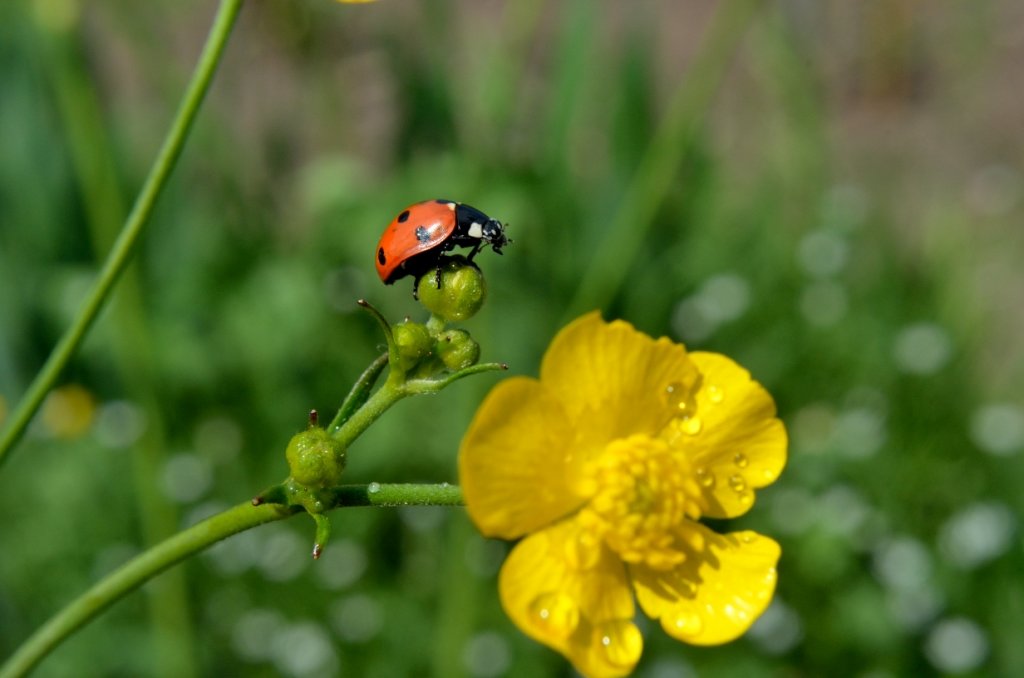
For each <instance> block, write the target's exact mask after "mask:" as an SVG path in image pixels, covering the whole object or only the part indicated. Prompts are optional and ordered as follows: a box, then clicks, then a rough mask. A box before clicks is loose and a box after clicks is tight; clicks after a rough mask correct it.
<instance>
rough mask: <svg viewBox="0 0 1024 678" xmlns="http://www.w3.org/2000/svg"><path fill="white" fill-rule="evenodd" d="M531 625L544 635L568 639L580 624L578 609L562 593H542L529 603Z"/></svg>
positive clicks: (574, 603) (571, 600)
mask: <svg viewBox="0 0 1024 678" xmlns="http://www.w3.org/2000/svg"><path fill="white" fill-rule="evenodd" d="M530 615H531V619H532V620H533V623H534V624H535V625H536V626H538V627H539V629H540V630H541V631H542V632H543V633H544V634H545V635H550V636H554V637H555V638H568V637H569V636H570V635H572V632H573V631H575V630H576V627H577V626H578V625H579V623H580V609H579V607H578V606H577V605H576V602H575V601H574V600H573V599H572V598H570V597H569V596H567V595H565V594H564V593H542V594H541V595H539V596H537V597H536V598H534V599H533V602H531V603H530Z"/></svg>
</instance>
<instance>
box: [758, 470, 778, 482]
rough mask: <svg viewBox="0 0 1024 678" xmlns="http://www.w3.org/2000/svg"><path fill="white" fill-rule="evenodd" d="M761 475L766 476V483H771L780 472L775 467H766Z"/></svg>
mask: <svg viewBox="0 0 1024 678" xmlns="http://www.w3.org/2000/svg"><path fill="white" fill-rule="evenodd" d="M761 477H762V478H764V481H765V482H766V483H771V482H775V479H776V478H777V477H778V474H777V473H776V472H775V470H774V469H770V468H766V469H764V470H763V471H761Z"/></svg>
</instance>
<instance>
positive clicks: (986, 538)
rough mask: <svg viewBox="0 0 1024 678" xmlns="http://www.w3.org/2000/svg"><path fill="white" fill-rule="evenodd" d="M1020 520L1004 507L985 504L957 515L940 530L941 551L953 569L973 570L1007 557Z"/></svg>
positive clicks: (974, 505)
mask: <svg viewBox="0 0 1024 678" xmlns="http://www.w3.org/2000/svg"><path fill="white" fill-rule="evenodd" d="M1016 530H1017V520H1016V518H1015V517H1014V514H1013V511H1012V510H1011V509H1010V508H1009V507H1008V506H1005V505H1003V504H998V503H995V502H983V503H978V504H972V505H971V506H967V507H965V508H963V509H961V510H960V511H959V512H957V513H956V514H955V515H953V517H951V518H950V519H949V520H948V521H946V523H945V524H944V525H943V526H942V528H941V529H940V530H939V549H940V551H941V552H942V555H943V557H945V559H946V560H947V561H949V562H950V563H952V564H953V565H955V566H957V567H959V568H961V569H964V570H971V569H974V568H976V567H978V566H980V565H984V564H985V563H987V562H989V561H992V560H994V559H996V558H998V557H999V556H1001V555H1003V554H1004V553H1006V551H1007V550H1008V549H1009V548H1010V546H1011V544H1012V542H1013V535H1014V533H1015V532H1016Z"/></svg>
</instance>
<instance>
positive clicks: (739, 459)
mask: <svg viewBox="0 0 1024 678" xmlns="http://www.w3.org/2000/svg"><path fill="white" fill-rule="evenodd" d="M732 463H734V464H736V465H737V466H739V467H740V468H747V467H748V466H750V460H749V459H747V455H745V454H743V453H742V452H737V453H736V455H735V456H734V457H733V458H732Z"/></svg>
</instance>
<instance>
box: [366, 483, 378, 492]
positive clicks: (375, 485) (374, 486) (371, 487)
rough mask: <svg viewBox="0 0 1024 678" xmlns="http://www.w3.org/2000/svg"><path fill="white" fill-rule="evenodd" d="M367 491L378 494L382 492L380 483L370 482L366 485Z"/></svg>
mask: <svg viewBox="0 0 1024 678" xmlns="http://www.w3.org/2000/svg"><path fill="white" fill-rule="evenodd" d="M366 491H367V492H368V493H370V494H377V493H378V492H380V483H370V484H369V485H367V486H366Z"/></svg>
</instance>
